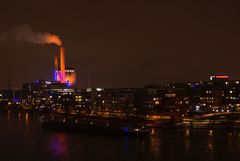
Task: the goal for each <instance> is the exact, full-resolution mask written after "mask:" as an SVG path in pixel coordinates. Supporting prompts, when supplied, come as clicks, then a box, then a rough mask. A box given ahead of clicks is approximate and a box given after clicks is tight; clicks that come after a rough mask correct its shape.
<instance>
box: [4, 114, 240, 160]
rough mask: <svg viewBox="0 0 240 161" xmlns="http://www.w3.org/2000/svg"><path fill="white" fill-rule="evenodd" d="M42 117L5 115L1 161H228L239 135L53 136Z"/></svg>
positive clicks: (239, 145)
mask: <svg viewBox="0 0 240 161" xmlns="http://www.w3.org/2000/svg"><path fill="white" fill-rule="evenodd" d="M38 120H39V116H38V115H37V114H26V113H13V112H9V113H7V112H5V113H3V112H0V160H1V161H5V160H6V161H19V160H21V161H179V160H183V161H207V160H209V161H212V160H215V161H227V160H229V161H230V160H231V161H234V160H239V159H240V131H236V130H234V131H233V130H231V131H229V130H206V129H205V130H203V129H202V130H199V129H198V130H186V129H160V130H155V131H154V132H155V134H154V135H152V136H149V137H127V136H111V135H99V134H81V133H79V132H78V133H70V132H53V131H45V130H42V129H41V126H40V124H39V121H38Z"/></svg>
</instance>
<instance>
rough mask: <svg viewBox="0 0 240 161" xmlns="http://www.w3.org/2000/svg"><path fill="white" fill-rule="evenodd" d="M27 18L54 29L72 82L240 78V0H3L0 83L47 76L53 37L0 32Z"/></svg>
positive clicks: (54, 50) (112, 83) (133, 84)
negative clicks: (31, 39)
mask: <svg viewBox="0 0 240 161" xmlns="http://www.w3.org/2000/svg"><path fill="white" fill-rule="evenodd" d="M24 24H28V26H30V27H31V28H32V29H33V30H34V31H36V32H49V33H52V34H56V35H58V36H60V38H61V40H62V41H63V46H64V47H65V48H66V64H67V66H70V67H75V69H76V71H77V79H78V81H77V82H78V84H77V85H78V87H80V88H81V87H82V88H84V87H87V84H88V77H90V79H91V84H92V86H95V87H141V86H144V85H145V84H160V83H164V82H182V81H198V80H207V79H208V78H209V76H210V75H212V74H226V75H229V76H230V77H231V78H232V79H240V63H239V61H240V45H239V43H240V40H239V37H240V3H239V2H238V1H229V0H228V1H227V0H226V1H223V0H215V1H214V0H211V1H210V0H199V1H194V0H189V1H183V0H174V1H171V0H166V1H162V0H158V1H150V0H147V1H141V0H136V1H133V0H126V1H125V0H121V1H118V0H108V1H107V0H98V1H90V0H21V1H20V0H15V1H13V0H8V1H6V2H3V1H1V5H0V54H1V59H0V73H1V77H0V88H1V89H4V88H5V89H6V88H7V83H8V78H11V82H12V87H13V88H15V89H16V88H21V84H22V83H24V82H31V81H33V80H34V79H45V80H52V79H53V70H54V65H53V57H54V56H57V55H58V50H59V49H58V47H57V46H56V45H39V44H32V43H26V42H25V43H24V42H16V41H14V40H13V39H4V38H3V36H2V35H4V34H5V33H9V32H11V30H12V28H14V27H16V26H22V25H24Z"/></svg>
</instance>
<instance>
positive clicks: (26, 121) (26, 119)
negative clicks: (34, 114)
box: [25, 113, 29, 129]
mask: <svg viewBox="0 0 240 161" xmlns="http://www.w3.org/2000/svg"><path fill="white" fill-rule="evenodd" d="M25 123H26V128H27V129H28V126H29V117H28V113H26V115H25Z"/></svg>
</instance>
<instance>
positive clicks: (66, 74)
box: [54, 47, 76, 88]
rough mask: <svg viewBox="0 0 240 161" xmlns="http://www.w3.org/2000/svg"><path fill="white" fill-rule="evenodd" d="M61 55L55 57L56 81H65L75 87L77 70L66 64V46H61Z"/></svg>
mask: <svg viewBox="0 0 240 161" xmlns="http://www.w3.org/2000/svg"><path fill="white" fill-rule="evenodd" d="M59 57H60V58H58V57H54V66H55V71H54V81H55V82H59V83H64V84H66V85H67V86H69V87H72V88H75V87H76V72H75V70H74V68H70V67H66V66H65V48H63V47H60V56H59ZM59 59H60V60H59ZM59 62H60V64H59Z"/></svg>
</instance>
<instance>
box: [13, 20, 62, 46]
mask: <svg viewBox="0 0 240 161" xmlns="http://www.w3.org/2000/svg"><path fill="white" fill-rule="evenodd" d="M13 31H14V33H15V38H16V40H17V41H19V42H22V41H25V42H30V43H34V44H41V45H44V44H56V45H58V46H62V41H61V40H60V38H59V36H57V35H54V34H50V33H46V32H45V33H41V32H35V31H33V30H32V29H31V28H30V27H29V26H28V25H27V24H25V25H23V26H19V27H15V28H14V29H13Z"/></svg>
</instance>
